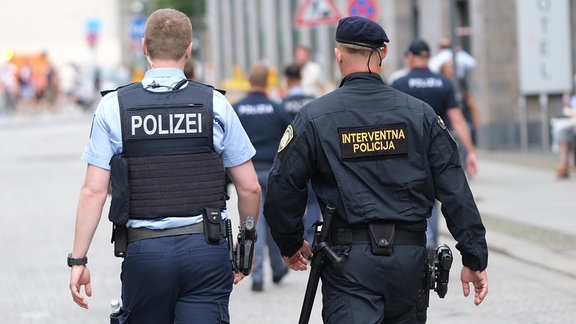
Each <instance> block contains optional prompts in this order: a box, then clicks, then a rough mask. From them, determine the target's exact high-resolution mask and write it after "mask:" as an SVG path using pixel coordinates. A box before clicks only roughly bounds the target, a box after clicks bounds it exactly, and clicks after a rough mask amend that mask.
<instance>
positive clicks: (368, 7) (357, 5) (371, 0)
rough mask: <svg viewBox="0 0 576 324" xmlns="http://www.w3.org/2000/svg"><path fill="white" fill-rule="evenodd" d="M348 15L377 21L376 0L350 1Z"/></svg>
mask: <svg viewBox="0 0 576 324" xmlns="http://www.w3.org/2000/svg"><path fill="white" fill-rule="evenodd" d="M348 15H350V16H361V17H364V18H368V19H372V20H376V18H377V17H378V4H377V3H376V1H375V0H350V1H348Z"/></svg>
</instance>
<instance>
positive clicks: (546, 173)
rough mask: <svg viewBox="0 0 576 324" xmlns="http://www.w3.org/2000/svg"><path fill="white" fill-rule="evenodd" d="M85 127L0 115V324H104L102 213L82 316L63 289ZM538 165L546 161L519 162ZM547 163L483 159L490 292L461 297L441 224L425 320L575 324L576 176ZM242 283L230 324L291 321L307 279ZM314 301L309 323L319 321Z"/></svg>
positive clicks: (64, 120) (107, 272)
mask: <svg viewBox="0 0 576 324" xmlns="http://www.w3.org/2000/svg"><path fill="white" fill-rule="evenodd" d="M90 121H91V116H89V115H86V114H82V113H79V112H75V111H70V112H68V113H67V114H59V115H41V116H30V117H10V118H5V117H2V118H0V165H1V166H2V167H1V168H0V186H1V191H0V222H1V224H2V225H1V226H0V246H1V251H2V252H1V256H2V262H1V266H0V322H2V323H18V324H19V323H106V322H107V314H108V312H109V307H110V306H109V305H110V301H111V300H112V299H116V298H119V294H120V279H119V272H120V264H121V260H120V259H118V258H115V257H113V254H112V246H111V244H110V231H111V228H110V224H109V222H108V220H107V218H106V215H104V216H103V217H102V220H101V224H100V226H99V228H98V231H97V233H96V235H95V238H94V240H93V243H92V247H91V249H90V253H89V260H90V261H89V265H90V271H91V274H92V289H93V296H92V297H91V298H89V303H90V309H89V310H84V309H81V308H79V307H78V306H76V305H75V304H74V303H73V302H72V299H71V297H70V293H69V291H68V280H69V269H68V268H67V266H66V264H65V258H66V254H67V253H68V252H69V251H70V249H71V247H72V240H73V235H74V233H73V230H74V214H75V208H76V202H77V197H78V190H79V188H80V185H81V183H82V180H83V175H84V171H85V168H86V166H85V165H84V163H83V162H81V161H80V160H79V156H80V154H81V152H82V151H83V149H84V146H85V145H86V141H87V138H88V135H89V131H90ZM500 154H501V155H502V156H504V158H502V156H501V155H500ZM537 159H543V160H544V161H545V163H543V164H541V163H532V164H530V163H526V162H525V161H528V160H530V161H534V160H537ZM554 162H555V159H554V156H553V155H552V156H546V154H544V157H542V156H540V155H530V154H517V155H512V154H509V153H498V154H496V153H494V152H481V153H480V174H479V175H478V177H477V178H476V179H474V180H472V181H471V186H472V190H473V192H474V195H475V197H476V199H477V201H478V205H479V208H480V210H481V212H482V214H483V217H484V219H485V222H486V226H487V228H488V244H489V246H490V248H491V255H490V262H489V268H488V275H489V279H490V293H489V295H488V297H487V299H486V300H485V301H484V303H483V304H482V305H481V306H479V307H476V306H474V304H473V301H472V298H471V297H468V298H464V297H463V296H462V291H461V290H462V289H461V285H460V283H459V280H458V279H459V270H460V266H459V265H460V260H459V255H458V253H457V251H456V250H455V248H454V242H453V241H452V240H451V239H450V238H449V237H448V236H447V235H446V230H445V229H443V233H444V235H443V241H444V242H446V243H448V244H449V245H450V246H451V247H452V249H453V252H456V253H455V258H456V260H455V262H454V265H455V266H454V267H453V269H452V273H451V283H450V288H449V291H448V294H447V296H446V298H444V299H439V298H438V297H437V296H436V295H434V294H433V295H431V305H430V309H429V316H428V317H429V321H428V322H429V323H443V324H450V323H463V322H466V323H472V324H473V323H507V324H510V323H571V322H573V321H574V317H575V315H576V265H575V263H574V262H575V261H574V259H575V258H574V254H573V253H574V250H575V249H576V244H574V242H575V241H574V240H575V239H576V226H575V223H574V222H575V221H576V218H575V217H574V215H575V213H574V210H575V209H576V202H575V194H576V179H574V178H572V179H568V180H565V181H557V180H555V179H554ZM536 164H538V165H536ZM230 206H231V210H233V208H232V207H233V206H234V202H233V201H231V203H230ZM570 212H571V213H570ZM268 276H270V274H269V273H268ZM249 279H250V278H248V279H247V280H245V281H243V282H241V283H240V284H239V285H237V286H236V287H235V289H234V292H233V294H232V297H231V306H230V312H231V317H232V322H233V323H248V322H249V323H275V324H283V323H295V322H297V318H298V315H299V312H300V307H301V303H302V298H303V294H304V290H305V287H306V281H307V279H308V272H290V273H289V274H288V275H287V276H286V278H285V279H284V280H283V281H282V282H281V284H280V285H274V284H272V281H271V279H270V278H269V277H268V280H267V281H266V282H265V290H264V292H262V293H254V292H252V291H251V290H250V284H251V282H250V280H249ZM143 284H145V283H143ZM319 298H320V293H319V292H318V294H317V299H316V302H315V307H314V309H313V313H312V318H311V321H310V322H311V323H321V319H320V310H321V300H320V299H319Z"/></svg>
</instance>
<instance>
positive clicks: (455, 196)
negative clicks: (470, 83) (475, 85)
mask: <svg viewBox="0 0 576 324" xmlns="http://www.w3.org/2000/svg"><path fill="white" fill-rule="evenodd" d="M388 42H389V40H388V36H387V35H386V32H385V31H384V29H382V27H381V26H380V25H378V24H377V23H376V22H374V21H372V20H370V19H367V18H363V17H356V16H352V17H346V18H342V19H341V20H340V21H339V23H338V27H337V28H336V48H335V49H334V54H335V57H336V60H337V62H338V66H339V68H340V71H341V73H342V77H343V79H342V82H341V84H340V87H339V88H338V89H336V90H334V91H332V92H330V93H328V94H326V95H324V96H322V97H319V98H317V99H315V100H313V101H311V102H310V103H308V104H307V105H305V106H304V107H302V109H301V110H300V112H299V113H298V114H297V115H296V117H295V118H294V120H293V121H292V123H291V124H290V126H289V127H288V128H287V129H286V131H285V132H284V136H283V138H282V141H281V142H280V146H279V147H278V153H277V155H276V159H275V160H274V165H273V167H272V170H271V171H270V175H269V180H268V192H267V194H266V198H265V202H264V216H265V218H266V221H267V222H268V224H269V225H270V230H271V232H272V236H273V237H274V240H275V241H276V243H277V244H278V246H279V248H280V251H281V252H282V255H283V256H284V262H285V263H286V264H287V265H288V266H289V267H290V268H291V269H293V270H298V271H302V270H306V269H307V268H308V259H307V258H309V257H310V256H311V253H312V251H311V249H310V244H309V242H308V241H306V240H304V239H303V234H304V228H303V221H302V217H303V214H304V210H305V206H306V201H307V198H308V192H307V184H308V182H309V181H311V182H312V187H313V188H314V191H315V192H316V196H317V197H318V202H319V204H320V206H321V208H322V209H324V208H325V207H326V206H333V207H334V208H335V212H334V215H333V217H332V226H331V230H330V233H329V237H328V241H327V242H326V244H328V245H329V246H331V247H332V248H333V250H334V251H335V252H336V253H337V254H338V255H339V256H340V257H341V258H344V262H343V264H342V267H340V268H338V269H337V268H336V267H335V266H334V265H333V264H331V263H330V262H327V263H326V264H325V266H323V268H322V273H321V280H322V307H323V308H322V319H323V322H324V323H331V324H340V323H342V324H349V323H406V324H408V323H410V324H412V323H424V322H425V321H426V307H427V304H426V301H425V298H426V296H427V294H428V293H429V285H428V283H427V280H426V278H427V277H428V263H427V253H426V235H425V231H426V218H427V217H429V216H430V210H431V209H432V206H433V205H434V201H435V199H438V200H440V201H442V202H443V205H442V206H443V211H444V212H445V213H444V215H445V216H446V219H447V225H448V229H449V230H450V232H451V233H452V235H453V236H454V238H455V239H456V241H457V242H458V244H457V245H456V248H458V250H460V253H461V254H462V264H463V267H462V271H461V275H460V280H461V282H462V288H463V293H464V295H465V296H468V295H469V294H470V284H473V286H474V291H475V293H474V304H476V305H480V303H482V301H483V300H484V299H485V298H486V295H487V293H488V277H487V274H486V268H487V266H488V247H487V245H486V237H485V236H486V229H485V227H484V225H483V224H482V219H481V218H480V213H479V212H478V208H477V207H476V204H475V202H474V199H473V196H472V193H471V191H470V188H469V186H468V182H467V179H466V175H465V173H464V170H463V169H462V166H461V164H460V159H459V155H458V150H457V148H456V144H455V142H454V140H453V139H452V137H451V135H450V133H449V131H448V130H447V128H446V126H445V125H444V123H443V122H442V120H441V119H439V118H438V116H437V114H436V113H435V112H434V110H433V109H432V108H431V107H430V105H428V104H426V103H425V102H423V101H421V100H419V99H416V98H414V97H412V96H409V95H407V94H405V93H403V92H401V91H398V90H395V89H393V88H391V87H389V86H387V85H386V84H385V83H384V81H383V80H382V77H381V76H380V66H381V63H382V60H383V59H384V58H385V57H386V54H387V53H388V46H387V43H388Z"/></svg>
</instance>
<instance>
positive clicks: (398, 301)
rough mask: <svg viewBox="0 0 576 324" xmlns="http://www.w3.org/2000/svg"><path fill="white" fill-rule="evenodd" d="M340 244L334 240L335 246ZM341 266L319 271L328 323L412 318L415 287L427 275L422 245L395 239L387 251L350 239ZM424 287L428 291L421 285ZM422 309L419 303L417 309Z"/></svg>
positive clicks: (404, 321)
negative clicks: (396, 242)
mask: <svg viewBox="0 0 576 324" xmlns="http://www.w3.org/2000/svg"><path fill="white" fill-rule="evenodd" d="M343 248H346V247H342V246H335V247H334V249H335V250H336V251H339V250H342V249H343ZM348 248H350V251H349V254H348V258H347V260H346V262H345V265H344V267H343V268H342V269H340V270H337V269H335V268H334V267H333V266H326V267H325V268H324V270H323V272H322V303H323V309H322V318H323V321H324V323H329V324H380V323H386V324H389V323H397V324H400V323H402V324H412V323H414V324H416V323H420V322H421V321H422V319H420V320H419V319H418V318H417V317H418V316H422V310H421V311H420V314H418V312H417V309H416V305H417V302H418V290H419V289H420V288H421V287H422V282H423V281H422V280H423V279H424V278H425V276H426V275H427V261H426V260H427V255H426V248H425V247H424V246H422V245H395V246H394V247H393V253H392V255H390V256H382V255H373V254H372V251H371V246H370V244H353V245H351V246H348ZM426 293H428V292H427V291H426ZM423 312H424V314H425V309H424V310H423Z"/></svg>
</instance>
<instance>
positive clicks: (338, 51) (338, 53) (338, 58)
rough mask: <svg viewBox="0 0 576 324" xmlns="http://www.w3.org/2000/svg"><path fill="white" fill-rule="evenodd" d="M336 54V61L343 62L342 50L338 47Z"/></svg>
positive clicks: (335, 50) (335, 48)
mask: <svg viewBox="0 0 576 324" xmlns="http://www.w3.org/2000/svg"><path fill="white" fill-rule="evenodd" d="M334 56H335V57H336V62H338V64H342V51H341V50H340V49H339V48H338V47H334Z"/></svg>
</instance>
